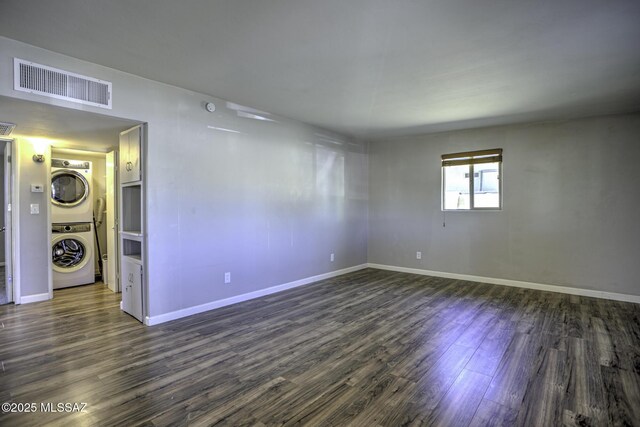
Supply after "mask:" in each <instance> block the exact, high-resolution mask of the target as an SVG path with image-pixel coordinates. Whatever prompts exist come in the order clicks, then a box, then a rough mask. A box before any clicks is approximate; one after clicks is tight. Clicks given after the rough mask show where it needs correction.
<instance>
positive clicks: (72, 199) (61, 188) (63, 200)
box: [51, 169, 89, 208]
mask: <svg viewBox="0 0 640 427" xmlns="http://www.w3.org/2000/svg"><path fill="white" fill-rule="evenodd" d="M87 197H89V183H88V182H87V179H86V178H85V177H84V176H82V174H80V173H78V172H76V171H74V170H70V169H63V170H58V171H55V172H54V173H53V174H52V175H51V203H53V204H54V205H58V206H62V207H66V208H72V207H74V206H78V205H79V204H80V203H82V202H84V201H85V200H86V199H87Z"/></svg>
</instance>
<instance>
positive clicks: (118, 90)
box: [0, 38, 368, 316]
mask: <svg viewBox="0 0 640 427" xmlns="http://www.w3.org/2000/svg"><path fill="white" fill-rule="evenodd" d="M13 57H19V58H22V59H26V60H29V61H33V62H37V63H41V64H45V65H49V66H53V67H57V68H61V69H64V70H69V71H73V72H77V73H80V74H84V75H89V76H93V77H97V78H100V79H104V80H108V81H111V82H113V110H111V111H106V110H103V109H100V108H94V107H89V106H81V105H78V104H71V103H67V102H64V101H58V100H49V99H43V98H42V97H39V96H36V95H31V94H27V93H23V92H16V91H14V90H13V89H12V82H11V81H10V79H7V78H3V79H0V96H8V97H16V98H21V99H27V100H33V101H37V102H47V103H50V104H53V105H61V106H64V107H67V108H76V109H82V110H87V111H93V112H96V113H101V114H109V115H114V116H117V117H123V118H128V119H134V120H138V121H140V122H147V123H148V132H149V135H148V148H147V196H148V197H147V209H148V224H147V229H148V247H149V254H148V270H147V274H148V282H149V291H150V296H149V301H148V303H149V311H150V313H149V314H150V315H151V316H157V315H160V314H163V313H168V312H171V311H175V310H179V309H183V308H187V307H192V306H195V305H199V304H204V303H207V302H211V301H216V300H219V299H223V298H227V297H230V296H234V295H239V294H243V293H247V292H251V291H255V290H259V289H263V288H266V287H270V286H274V285H278V284H282V283H286V282H290V281H293V280H297V279H302V278H305V277H309V276H313V275H317V274H321V273H325V272H329V271H333V270H338V269H341V268H345V267H349V266H354V265H359V264H362V263H365V262H366V256H367V221H366V218H367V214H366V213H367V191H368V190H367V183H368V177H367V169H368V164H367V155H366V147H365V145H364V144H361V143H356V142H354V141H351V140H349V139H348V138H345V137H342V136H340V135H337V134H334V133H331V132H327V131H324V130H321V129H318V128H314V127H311V126H308V125H305V124H302V123H299V122H295V121H292V120H288V119H284V118H281V117H275V116H269V118H270V119H271V120H273V121H265V120H256V119H255V118H251V116H250V115H248V114H244V113H240V114H239V112H238V110H237V107H236V106H234V105H233V104H226V103H225V101H222V100H219V99H216V98H212V97H210V96H207V95H203V94H198V93H194V92H190V91H186V90H183V89H179V88H176V87H172V86H168V85H164V84H160V83H157V82H153V81H150V80H146V79H142V78H139V77H136V76H133V75H130V74H126V73H122V72H119V71H116V70H113V69H108V68H104V67H101V66H98V65H95V64H90V63H86V62H83V61H79V60H76V59H73V58H70V57H66V56H63V55H59V54H56V53H53V52H50V51H46V50H43V49H40V48H36V47H33V46H29V45H26V44H24V43H20V42H17V41H13V40H10V39H6V38H0V75H2V76H12V75H13V70H12V67H13V65H12V61H13ZM205 101H212V102H214V103H215V104H216V106H217V107H218V109H217V111H216V112H215V113H213V114H211V113H208V112H206V111H205V110H204V108H203V105H204V102H205ZM215 128H220V129H228V130H232V131H233V132H228V131H224V130H217V129H215ZM19 143H20V142H19ZM30 149H31V148H30V147H25V148H24V151H28V150H30ZM25 155H26V154H25ZM29 161H30V160H29ZM29 161H24V165H25V169H28V170H25V171H24V172H25V173H29V171H30V170H32V169H33V168H34V167H35V164H34V163H33V162H31V163H29ZM24 178H25V179H23V180H22V182H21V192H25V194H26V192H27V190H25V188H26V186H27V185H28V183H29V182H28V181H29V180H30V179H31V177H28V176H26V175H25V177H24ZM34 179H35V178H34ZM22 204H26V201H25V202H24V203H22ZM43 219H44V217H43V216H40V217H39V218H35V217H33V216H32V217H29V215H28V214H27V213H25V211H23V212H22V214H21V220H23V221H27V220H28V221H30V223H29V224H26V222H25V224H24V226H23V227H22V230H21V231H22V234H21V237H20V239H21V243H22V251H23V252H24V255H25V256H24V257H23V265H22V269H21V271H22V273H23V276H22V281H23V294H25V295H28V294H39V293H42V292H46V286H47V285H46V274H47V272H46V267H44V265H45V264H43V263H41V261H42V260H41V259H40V257H38V258H35V257H32V256H30V254H31V252H30V251H34V252H33V253H36V252H38V253H39V251H43V252H44V254H45V256H48V252H49V251H48V247H49V243H48V242H47V241H46V238H45V231H46V227H47V224H46V223H45V222H43ZM31 222H33V224H31ZM331 252H334V253H335V254H336V261H335V262H333V263H332V262H330V261H329V254H330V253H331ZM227 271H230V272H231V274H232V284H226V285H225V284H224V283H223V278H224V272H227ZM25 274H28V275H29V277H28V279H25ZM25 292H26V293H25Z"/></svg>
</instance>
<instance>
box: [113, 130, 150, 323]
mask: <svg viewBox="0 0 640 427" xmlns="http://www.w3.org/2000/svg"><path fill="white" fill-rule="evenodd" d="M144 131H145V128H144V125H140V126H136V127H133V128H131V129H129V130H126V131H124V132H122V133H121V134H120V147H119V151H120V162H119V165H120V192H119V193H120V194H119V195H120V203H119V206H120V220H119V221H118V223H119V227H118V231H119V233H120V251H121V252H120V289H121V290H122V310H123V311H125V312H127V313H129V314H130V315H132V316H133V317H135V318H136V319H138V320H139V321H141V322H142V321H143V318H144V313H145V295H146V293H145V281H144V267H145V250H146V246H145V245H146V235H145V215H144V212H145V196H144V193H145V184H144V179H143V178H144V175H143V174H142V169H141V165H142V163H143V157H142V156H143V153H144V150H143V148H144V142H145V140H144V137H145V134H144Z"/></svg>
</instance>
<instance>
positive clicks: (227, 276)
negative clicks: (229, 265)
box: [224, 271, 231, 283]
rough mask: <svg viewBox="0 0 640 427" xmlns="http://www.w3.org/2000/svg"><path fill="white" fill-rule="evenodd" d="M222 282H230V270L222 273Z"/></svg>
mask: <svg viewBox="0 0 640 427" xmlns="http://www.w3.org/2000/svg"><path fill="white" fill-rule="evenodd" d="M224 283H231V272H229V271H227V272H226V273H224Z"/></svg>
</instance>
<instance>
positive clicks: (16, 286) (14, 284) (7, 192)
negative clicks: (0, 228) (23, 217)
mask: <svg viewBox="0 0 640 427" xmlns="http://www.w3.org/2000/svg"><path fill="white" fill-rule="evenodd" d="M0 141H2V142H3V143H4V144H5V146H4V155H3V159H2V161H3V162H4V188H3V189H2V190H1V191H3V192H4V203H3V207H2V209H3V215H4V226H5V232H4V242H3V244H4V249H5V254H4V257H5V261H4V268H5V286H6V289H7V297H8V302H10V303H11V302H14V303H15V302H17V303H18V304H19V303H20V280H19V277H16V276H17V275H18V273H19V272H17V271H16V269H15V268H14V266H15V265H18V264H17V263H16V259H17V261H18V262H19V261H20V260H19V251H18V250H17V249H19V248H17V245H18V244H19V243H18V241H17V239H16V238H15V233H14V232H13V231H14V230H16V229H17V227H18V225H19V224H17V221H18V219H19V215H17V214H15V215H14V211H15V209H16V207H17V206H18V203H19V200H17V197H18V193H17V192H16V191H15V186H16V180H15V176H16V171H15V169H16V168H17V163H18V162H16V161H15V159H16V152H15V146H16V144H15V139H13V138H3V137H0Z"/></svg>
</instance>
